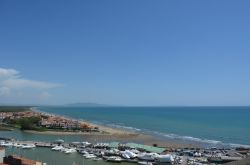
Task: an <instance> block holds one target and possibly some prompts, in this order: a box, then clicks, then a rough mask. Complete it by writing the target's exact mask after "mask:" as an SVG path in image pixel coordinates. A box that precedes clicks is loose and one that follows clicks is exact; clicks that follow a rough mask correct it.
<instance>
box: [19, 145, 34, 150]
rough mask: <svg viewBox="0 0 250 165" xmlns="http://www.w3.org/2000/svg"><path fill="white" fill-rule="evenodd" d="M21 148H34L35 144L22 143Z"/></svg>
mask: <svg viewBox="0 0 250 165" xmlns="http://www.w3.org/2000/svg"><path fill="white" fill-rule="evenodd" d="M21 147H22V149H31V148H35V147H36V146H35V144H23V145H22V146H21Z"/></svg>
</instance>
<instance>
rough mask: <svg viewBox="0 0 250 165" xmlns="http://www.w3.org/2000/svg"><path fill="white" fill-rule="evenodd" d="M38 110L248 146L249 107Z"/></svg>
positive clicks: (180, 137)
mask: <svg viewBox="0 0 250 165" xmlns="http://www.w3.org/2000/svg"><path fill="white" fill-rule="evenodd" d="M38 109H39V110H41V111H45V112H49V113H54V114H60V115H63V116H69V117H72V118H76V119H83V120H87V121H91V122H94V123H99V124H100V123H101V124H105V125H108V126H112V127H119V128H123V129H131V130H134V131H139V132H144V133H149V134H153V135H155V136H158V137H160V138H166V139H175V140H181V141H184V142H185V141H187V142H190V141H192V142H195V143H204V144H211V145H221V144H223V145H233V144H243V145H250V107H39V108H38Z"/></svg>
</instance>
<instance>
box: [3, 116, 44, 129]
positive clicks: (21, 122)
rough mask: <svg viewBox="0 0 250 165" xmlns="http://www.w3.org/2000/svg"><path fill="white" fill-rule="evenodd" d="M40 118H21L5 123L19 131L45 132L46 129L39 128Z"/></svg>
mask: <svg viewBox="0 0 250 165" xmlns="http://www.w3.org/2000/svg"><path fill="white" fill-rule="evenodd" d="M40 121H41V118H40V117H23V118H20V119H14V120H13V119H11V120H9V121H5V122H7V123H9V124H10V125H12V126H15V127H18V128H20V129H21V130H35V131H45V130H46V128H41V127H39V122H40Z"/></svg>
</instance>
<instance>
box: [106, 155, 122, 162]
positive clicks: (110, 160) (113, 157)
mask: <svg viewBox="0 0 250 165" xmlns="http://www.w3.org/2000/svg"><path fill="white" fill-rule="evenodd" d="M107 161H108V162H121V161H122V159H121V158H120V157H119V156H110V157H108V158H107Z"/></svg>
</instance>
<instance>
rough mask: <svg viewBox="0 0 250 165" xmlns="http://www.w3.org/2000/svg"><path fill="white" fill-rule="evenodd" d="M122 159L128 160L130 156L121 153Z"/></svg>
mask: <svg viewBox="0 0 250 165" xmlns="http://www.w3.org/2000/svg"><path fill="white" fill-rule="evenodd" d="M122 157H123V158H125V159H130V156H129V155H128V154H126V153H122Z"/></svg>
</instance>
